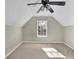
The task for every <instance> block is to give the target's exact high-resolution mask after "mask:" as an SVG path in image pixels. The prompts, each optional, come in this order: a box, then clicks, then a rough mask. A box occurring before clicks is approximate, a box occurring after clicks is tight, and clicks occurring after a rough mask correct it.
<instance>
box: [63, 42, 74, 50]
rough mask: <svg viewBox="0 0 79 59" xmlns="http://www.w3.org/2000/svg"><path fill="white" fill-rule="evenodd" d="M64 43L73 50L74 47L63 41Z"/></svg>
mask: <svg viewBox="0 0 79 59" xmlns="http://www.w3.org/2000/svg"><path fill="white" fill-rule="evenodd" d="M64 44H65V45H67V46H68V47H70V48H71V49H73V50H74V48H73V47H71V46H70V45H68V44H67V43H66V42H64Z"/></svg>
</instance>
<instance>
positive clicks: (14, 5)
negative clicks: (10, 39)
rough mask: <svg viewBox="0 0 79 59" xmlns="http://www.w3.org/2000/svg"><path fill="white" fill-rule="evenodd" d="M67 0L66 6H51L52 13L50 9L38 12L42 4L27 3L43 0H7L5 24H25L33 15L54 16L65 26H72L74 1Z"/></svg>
mask: <svg viewBox="0 0 79 59" xmlns="http://www.w3.org/2000/svg"><path fill="white" fill-rule="evenodd" d="M50 1H56V0H50ZM57 1H59V0H57ZM60 1H61V0H60ZM65 1H66V5H65V6H51V7H52V8H53V9H54V13H52V14H51V13H50V12H49V11H41V12H40V13H38V14H37V13H36V12H37V10H38V9H39V8H40V6H41V5H35V6H27V3H31V2H32V3H33V2H41V0H5V11H6V13H5V24H6V25H12V26H23V25H24V24H25V23H26V22H27V21H28V20H30V18H31V17H33V16H53V17H54V18H55V19H56V20H57V21H58V22H60V23H61V24H62V25H63V26H71V25H73V24H74V20H73V19H74V18H73V17H74V14H73V11H74V10H73V9H74V1H73V0H65Z"/></svg>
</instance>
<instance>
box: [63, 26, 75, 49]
mask: <svg viewBox="0 0 79 59" xmlns="http://www.w3.org/2000/svg"><path fill="white" fill-rule="evenodd" d="M64 41H65V44H67V45H69V46H70V47H72V48H74V26H66V27H64Z"/></svg>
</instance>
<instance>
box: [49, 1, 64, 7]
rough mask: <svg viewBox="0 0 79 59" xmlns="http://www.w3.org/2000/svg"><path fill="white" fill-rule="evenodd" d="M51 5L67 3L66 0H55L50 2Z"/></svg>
mask: <svg viewBox="0 0 79 59" xmlns="http://www.w3.org/2000/svg"><path fill="white" fill-rule="evenodd" d="M49 4H50V5H60V6H64V5H65V1H54V2H49Z"/></svg>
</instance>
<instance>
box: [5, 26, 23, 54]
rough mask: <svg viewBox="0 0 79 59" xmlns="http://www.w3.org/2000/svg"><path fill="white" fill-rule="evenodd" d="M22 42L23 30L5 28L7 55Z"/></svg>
mask: <svg viewBox="0 0 79 59" xmlns="http://www.w3.org/2000/svg"><path fill="white" fill-rule="evenodd" d="M21 41H22V29H21V28H19V27H13V26H5V55H7V54H8V53H9V52H10V51H11V50H12V49H14V48H15V47H16V45H17V44H19V43H20V42H21Z"/></svg>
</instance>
